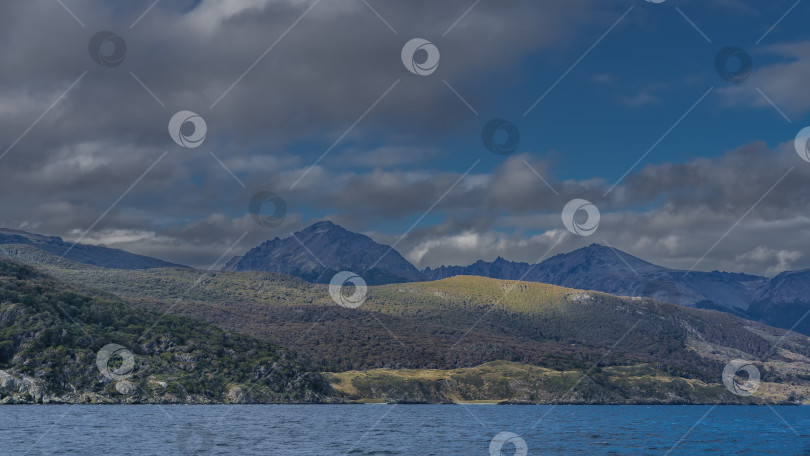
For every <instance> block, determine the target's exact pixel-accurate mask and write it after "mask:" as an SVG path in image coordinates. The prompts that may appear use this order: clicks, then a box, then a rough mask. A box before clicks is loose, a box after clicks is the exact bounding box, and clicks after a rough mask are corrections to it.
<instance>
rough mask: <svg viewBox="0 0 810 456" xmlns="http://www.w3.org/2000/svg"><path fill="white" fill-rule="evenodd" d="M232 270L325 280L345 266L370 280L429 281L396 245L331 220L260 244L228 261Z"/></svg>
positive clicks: (327, 280) (370, 282)
mask: <svg viewBox="0 0 810 456" xmlns="http://www.w3.org/2000/svg"><path fill="white" fill-rule="evenodd" d="M226 269H227V270H233V271H246V270H254V271H270V272H279V273H282V274H287V275H291V276H295V277H299V278H302V279H304V280H307V281H310V282H325V283H328V282H329V281H330V280H331V278H332V276H333V275H334V274H335V273H337V272H339V271H344V270H345V271H352V272H354V273H356V274H359V275H360V276H361V277H363V278H364V279H365V280H366V282H367V283H368V284H369V285H377V284H383V283H398V282H414V281H420V280H424V276H423V275H422V273H421V272H419V270H418V269H416V268H415V267H414V266H413V265H412V264H411V263H409V262H408V260H406V259H405V258H403V257H402V255H400V254H399V252H397V251H396V250H394V249H392V248H391V247H389V246H387V245H383V244H379V243H377V242H375V241H374V240H373V239H371V238H370V237H368V236H366V235H364V234H359V233H354V232H351V231H349V230H346V229H345V228H343V227H341V226H339V225H336V224H335V223H333V222H331V221H328V220H325V221H320V222H317V223H313V224H312V225H309V226H307V227H306V228H304V229H302V230H300V231H297V232H296V233H295V235H294V236H290V237H287V238H284V239H278V238H277V239H274V240H273V241H268V242H265V243H263V244H261V245H259V246H257V247H254V248H253V249H250V250H249V251H248V252H247V253H245V254H244V255H243V256H242V257H241V258H234V259H233V260H231V261H230V262H228V264H227V265H226Z"/></svg>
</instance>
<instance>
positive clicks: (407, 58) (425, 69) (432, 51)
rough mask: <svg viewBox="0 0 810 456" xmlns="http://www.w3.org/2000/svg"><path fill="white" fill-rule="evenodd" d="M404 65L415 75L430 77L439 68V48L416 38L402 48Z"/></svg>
mask: <svg viewBox="0 0 810 456" xmlns="http://www.w3.org/2000/svg"><path fill="white" fill-rule="evenodd" d="M402 64H403V65H405V68H407V69H408V71H410V72H411V73H413V74H418V75H419V76H430V75H431V74H433V72H435V71H436V69H437V68H438V67H439V48H437V47H436V45H435V44H433V43H431V42H430V41H428V40H425V39H422V38H414V39H412V40H410V41H408V42H407V43H405V46H403V47H402Z"/></svg>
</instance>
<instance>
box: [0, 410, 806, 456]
mask: <svg viewBox="0 0 810 456" xmlns="http://www.w3.org/2000/svg"><path fill="white" fill-rule="evenodd" d="M541 418H542V419H541ZM496 436H498V437H497V438H496ZM493 439H495V441H494V442H493ZM524 443H525V445H524ZM676 444H677V446H676ZM498 448H500V450H499V449H498ZM499 451H500V454H502V455H505V456H513V455H515V454H517V455H525V454H528V455H566V456H567V455H579V454H581V455H666V454H669V455H694V454H724V455H769V454H773V455H780V456H792V455H810V407H747V406H717V407H711V406H557V407H554V406H494V405H244V406H239V405H213V406H183V405H179V406H178V405H172V406H156V405H124V406H121V405H109V406H90V405H75V406H70V405H21V406H8V405H6V406H0V454H4V455H5V454H9V455H11V454H14V455H25V454H28V455H38V454H48V455H51V454H53V455H68V454H70V455H84V454H87V455H170V454H179V455H192V454H212V455H226V454H227V455H231V454H233V455H340V454H348V455H418V456H424V455H453V456H456V455H482V456H487V455H491V454H494V455H498V454H499Z"/></svg>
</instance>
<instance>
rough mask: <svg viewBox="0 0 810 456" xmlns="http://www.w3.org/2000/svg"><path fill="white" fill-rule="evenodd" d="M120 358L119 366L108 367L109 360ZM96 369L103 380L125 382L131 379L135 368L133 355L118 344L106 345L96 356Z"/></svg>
mask: <svg viewBox="0 0 810 456" xmlns="http://www.w3.org/2000/svg"><path fill="white" fill-rule="evenodd" d="M113 357H120V358H121V359H122V362H121V365H120V366H118V367H116V368H112V367H110V359H111V358H113ZM96 367H98V370H99V371H100V372H101V375H103V376H104V377H105V378H107V379H110V380H113V381H121V380H126V379H128V378H130V377H132V370H133V369H134V368H135V355H133V354H132V352H131V351H129V350H127V348H126V347H123V346H121V345H118V344H107V345H105V346H104V347H102V348H101V350H99V351H98V353H97V354H96Z"/></svg>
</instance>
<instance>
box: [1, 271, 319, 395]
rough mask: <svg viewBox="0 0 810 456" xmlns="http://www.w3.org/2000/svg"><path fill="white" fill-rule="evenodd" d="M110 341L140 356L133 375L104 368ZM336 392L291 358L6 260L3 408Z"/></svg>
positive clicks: (263, 345)
mask: <svg viewBox="0 0 810 456" xmlns="http://www.w3.org/2000/svg"><path fill="white" fill-rule="evenodd" d="M110 343H115V344H119V345H121V346H124V347H125V348H127V349H128V350H130V351H131V353H132V354H133V355H134V360H135V365H134V369H133V370H132V371H131V373H132V375H131V377H129V378H114V379H111V378H107V377H105V376H104V375H102V373H101V370H100V369H99V368H98V367H97V365H96V354H97V352H98V351H99V350H100V349H101V348H102V347H104V346H105V345H107V344H110ZM122 361H123V360H122V359H121V358H117V357H116V358H114V359H112V360H111V363H112V364H110V368H113V369H115V368H118V367H120V365H121V363H122ZM116 362H117V364H116ZM330 394H331V393H330V389H329V387H328V385H327V384H326V383H325V382H324V381H323V379H322V377H321V376H320V375H319V374H317V373H313V372H312V371H308V370H307V369H306V368H305V367H304V366H303V365H302V364H301V362H300V361H299V360H298V359H297V358H296V357H295V355H293V354H291V353H288V352H287V351H286V350H283V349H279V348H278V347H275V346H273V345H270V344H268V343H264V342H259V341H257V340H253V339H250V338H249V337H246V336H243V335H239V334H228V333H226V332H224V331H222V330H221V329H218V328H216V327H215V326H213V325H209V324H203V323H200V322H198V321H195V320H191V319H188V318H183V317H176V316H166V317H164V318H161V317H160V315H159V314H156V313H152V312H144V311H142V310H137V309H135V308H133V307H131V306H129V305H128V304H126V303H123V302H121V301H113V300H108V299H104V298H100V297H98V296H93V295H92V294H88V293H84V292H82V290H79V289H77V288H75V287H72V286H66V285H65V284H63V283H60V282H57V281H55V280H53V279H51V278H49V277H47V276H44V275H42V274H40V273H38V272H37V271H35V270H33V269H32V268H30V267H28V266H22V265H19V264H15V263H11V262H8V261H5V260H2V261H0V402H3V403H15V402H91V403H95V402H157V403H208V402H308V401H322V400H327V399H328V396H329V395H330Z"/></svg>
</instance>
